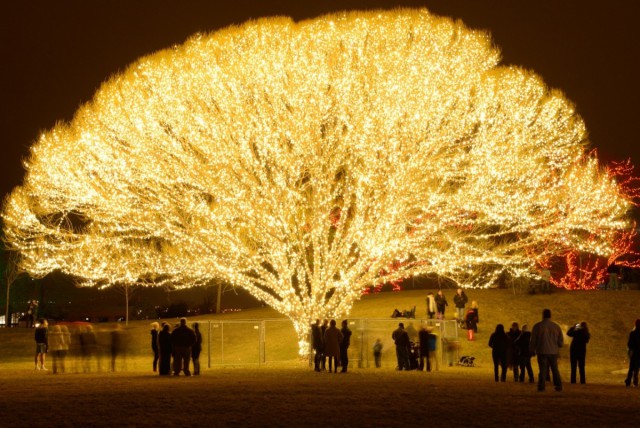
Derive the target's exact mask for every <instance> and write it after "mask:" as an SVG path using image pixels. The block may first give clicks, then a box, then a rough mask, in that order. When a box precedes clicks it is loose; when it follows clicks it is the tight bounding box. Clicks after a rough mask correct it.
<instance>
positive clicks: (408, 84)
mask: <svg viewBox="0 0 640 428" xmlns="http://www.w3.org/2000/svg"><path fill="white" fill-rule="evenodd" d="M499 59H500V55H499V52H498V50H497V49H496V48H495V47H494V46H492V43H491V39H490V36H489V35H488V34H486V33H483V32H478V31H471V30H469V29H467V28H465V27H464V26H463V25H462V24H461V23H460V22H454V21H452V20H449V19H445V18H438V17H434V16H432V15H430V14H429V13H428V12H427V11H425V10H418V11H416V10H396V11H392V12H375V13H362V12H356V13H346V14H335V15H328V16H324V17H321V18H318V19H315V20H310V21H304V22H301V23H294V22H293V21H291V20H290V19H287V18H277V19H273V18H271V19H264V20H258V21H255V22H249V23H247V24H245V25H242V26H239V27H230V28H228V29H225V30H222V31H219V32H216V33H213V34H206V35H197V36H195V37H193V38H192V39H191V40H189V41H188V42H186V43H185V44H184V45H182V46H176V47H175V48H173V49H169V50H165V51H162V52H158V53H156V54H153V55H150V56H148V57H145V58H142V59H141V60H139V61H138V62H137V63H135V64H133V65H132V66H131V67H130V68H129V69H128V70H127V71H126V72H124V73H123V74H120V75H117V76H115V77H113V78H112V79H110V80H109V81H108V82H106V83H105V84H104V85H103V86H102V87H101V89H100V90H99V91H98V93H97V94H96V96H95V98H94V100H93V101H92V102H90V103H88V104H86V105H84V106H83V107H81V108H80V109H79V111H78V112H77V114H76V116H75V118H74V119H73V121H72V122H71V123H70V124H59V125H58V126H56V127H55V128H54V129H53V130H51V131H49V132H47V133H45V134H44V135H43V136H42V137H41V138H40V140H39V141H38V142H37V144H35V145H34V146H33V148H32V153H31V157H30V159H29V160H28V161H27V164H26V167H27V170H28V173H27V176H26V178H25V182H24V185H23V186H22V187H20V188H17V189H15V191H14V192H13V194H12V195H11V197H10V198H9V199H8V200H7V201H6V203H5V207H4V213H3V217H4V221H5V232H6V237H7V239H8V241H9V243H10V245H11V246H12V247H13V248H15V249H17V250H19V251H20V252H21V254H22V256H23V268H25V269H27V270H28V271H29V272H31V273H32V275H36V276H38V275H44V274H46V273H48V272H50V271H51V270H54V269H61V270H62V271H64V272H68V273H70V274H73V275H77V276H79V277H82V278H86V280H87V283H88V284H94V283H98V284H100V283H102V284H104V283H106V284H114V283H133V282H139V281H146V282H149V283H162V282H171V283H174V284H177V285H182V286H189V285H193V284H198V283H204V282H207V281H208V280H210V279H212V278H218V279H222V280H225V281H228V282H230V283H232V284H235V285H237V286H240V287H243V288H244V289H246V290H248V291H249V292H250V293H251V294H253V295H254V296H256V297H257V298H259V299H262V300H264V301H265V302H266V303H267V304H269V305H270V306H272V307H273V308H275V309H276V310H278V311H280V312H282V313H283V314H286V315H287V316H288V317H290V318H291V319H292V320H293V322H294V325H295V326H296V330H297V331H298V334H299V336H300V338H301V340H302V339H304V338H305V334H306V332H307V329H308V325H309V322H310V321H311V320H314V319H315V318H325V317H326V318H340V317H343V316H345V315H346V314H348V312H349V310H350V309H351V307H352V305H353V303H354V301H355V300H357V299H358V298H359V296H360V293H361V290H362V289H363V288H364V287H366V286H369V285H371V284H375V283H380V282H386V281H390V280H395V279H398V278H401V277H408V276H410V275H414V274H421V273H434V274H437V275H440V276H442V277H447V278H451V279H453V280H454V281H456V282H458V283H459V284H460V285H461V286H464V287H483V286H488V285H490V284H491V283H492V281H494V280H495V279H496V277H497V275H499V274H500V273H501V272H503V271H507V272H509V273H510V274H512V275H515V276H522V275H529V276H531V275H535V272H534V269H533V268H534V266H535V264H536V262H537V261H539V260H544V259H546V258H548V257H549V256H550V255H553V254H560V253H562V252H565V251H567V250H568V249H575V250H579V251H585V252H590V253H594V254H598V255H607V254H609V253H611V251H612V239H613V237H614V236H615V233H616V232H617V231H619V230H623V229H625V228H627V227H628V226H629V223H628V219H627V217H625V216H626V213H627V211H628V209H629V207H630V203H629V202H628V201H627V200H626V199H625V197H624V196H623V195H622V194H621V192H620V191H619V188H618V185H617V184H616V182H615V181H614V180H613V179H612V178H610V176H609V175H607V174H606V173H605V171H603V170H601V169H600V167H599V166H598V162H597V159H596V158H595V157H594V156H593V155H588V154H585V146H586V144H587V136H586V131H585V126H584V124H583V122H582V120H581V118H580V117H579V116H578V115H577V114H576V112H575V111H574V107H573V106H572V104H571V103H570V102H568V101H567V100H566V99H565V98H564V97H563V95H562V94H561V93H560V92H558V91H554V90H549V89H548V88H547V87H546V86H545V85H544V83H543V82H542V80H541V79H540V78H539V77H538V76H536V75H535V74H534V73H532V72H529V71H526V70H522V69H520V68H516V67H503V66H499V65H498V64H499ZM587 236H589V239H585V238H586V237H587ZM414 261H417V262H414ZM398 262H399V263H398ZM393 263H396V266H398V267H397V268H396V269H387V268H388V267H389V266H390V265H392V264H393ZM385 269H386V271H389V273H386V274H381V272H382V271H383V270H385Z"/></svg>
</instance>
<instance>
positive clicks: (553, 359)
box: [549, 355, 562, 391]
mask: <svg viewBox="0 0 640 428" xmlns="http://www.w3.org/2000/svg"><path fill="white" fill-rule="evenodd" d="M549 365H550V366H551V375H552V376H553V386H554V387H555V388H556V391H562V379H561V378H560V371H559V370H558V356H557V355H549Z"/></svg>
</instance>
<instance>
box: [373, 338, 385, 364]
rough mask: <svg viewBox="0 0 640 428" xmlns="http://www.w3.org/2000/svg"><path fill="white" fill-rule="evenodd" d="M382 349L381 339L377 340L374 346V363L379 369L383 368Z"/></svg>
mask: <svg viewBox="0 0 640 428" xmlns="http://www.w3.org/2000/svg"><path fill="white" fill-rule="evenodd" d="M382 347H383V345H382V342H381V341H380V339H376V343H374V344H373V361H374V362H375V365H376V368H377V369H379V368H380V367H382Z"/></svg>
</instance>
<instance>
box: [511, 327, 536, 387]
mask: <svg viewBox="0 0 640 428" xmlns="http://www.w3.org/2000/svg"><path fill="white" fill-rule="evenodd" d="M530 341H531V332H530V331H529V326H528V325H526V324H524V325H523V326H522V332H521V333H520V336H518V338H517V339H516V341H515V345H516V348H518V365H519V367H520V377H519V378H518V381H519V382H524V375H525V370H526V372H527V375H528V376H529V383H533V382H534V377H533V367H531V357H532V354H531V351H530V350H529V342H530Z"/></svg>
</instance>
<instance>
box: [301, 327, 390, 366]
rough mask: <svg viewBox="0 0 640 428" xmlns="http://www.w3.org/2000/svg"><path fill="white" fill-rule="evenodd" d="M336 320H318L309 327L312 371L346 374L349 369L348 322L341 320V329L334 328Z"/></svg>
mask: <svg viewBox="0 0 640 428" xmlns="http://www.w3.org/2000/svg"><path fill="white" fill-rule="evenodd" d="M336 324H337V323H336V320H331V321H329V320H326V319H325V320H324V322H323V323H322V324H320V320H319V319H316V322H315V323H314V324H312V325H311V346H312V348H313V353H314V358H313V369H314V370H315V371H317V372H322V371H326V370H327V360H328V361H329V373H331V372H332V371H333V372H334V373H338V367H340V372H341V373H346V372H347V369H348V367H349V346H350V345H351V330H350V329H349V322H348V321H347V320H342V323H341V328H340V329H338V328H337V327H336ZM381 351H382V348H380V352H381Z"/></svg>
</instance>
